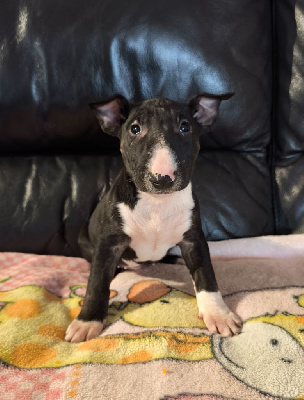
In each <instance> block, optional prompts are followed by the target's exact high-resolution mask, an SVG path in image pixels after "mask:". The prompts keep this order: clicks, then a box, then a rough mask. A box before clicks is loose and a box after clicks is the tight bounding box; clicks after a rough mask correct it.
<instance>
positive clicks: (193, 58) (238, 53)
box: [0, 0, 304, 256]
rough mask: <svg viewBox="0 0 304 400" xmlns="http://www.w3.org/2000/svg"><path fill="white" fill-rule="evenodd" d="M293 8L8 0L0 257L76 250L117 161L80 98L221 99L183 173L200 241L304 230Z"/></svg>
mask: <svg viewBox="0 0 304 400" xmlns="http://www.w3.org/2000/svg"><path fill="white" fill-rule="evenodd" d="M303 13H304V1H303V0H301V1H300V0H299V1H295V0H277V1H276V0H272V1H270V0H254V1H253V0H234V1H229V0H219V1H214V0H166V1H162V0H154V1H152V2H151V1H147V0H133V1H132V0H130V1H125V0H117V1H116V2H113V1H109V0H98V1H97V0H86V1H81V0H76V1H75V0H73V1H72V0H66V1H64V2H62V1H55V2H54V1H49V0H43V1H42V0H31V1H28V0H11V1H5V2H2V3H1V11H0V251H17V252H34V253H38V254H41V253H42V254H63V255H67V256H72V255H73V256H78V255H80V253H79V248H78V245H77V236H78V233H79V230H80V228H81V225H82V224H83V222H84V221H85V220H87V219H88V217H89V215H90V213H91V211H92V209H93V208H94V206H95V205H96V202H97V201H98V198H99V197H100V196H102V195H103V193H104V192H105V191H106V190H107V189H108V187H109V185H110V183H111V181H112V180H113V178H114V177H115V175H116V173H117V171H118V170H119V168H120V166H121V159H120V156H119V145H118V142H117V141H116V139H115V138H112V137H110V136H108V135H106V134H104V133H102V132H101V131H100V128H99V125H98V123H97V120H96V119H95V117H94V115H93V113H92V112H91V110H90V109H89V107H88V103H90V102H94V101H98V100H106V99H108V98H109V97H111V96H113V95H114V94H117V93H120V94H122V95H124V96H125V97H126V98H128V99H129V100H131V101H135V102H137V101H141V100H144V99H146V98H149V97H154V96H165V97H168V98H171V99H175V100H179V101H186V100H188V99H190V98H191V97H192V96H194V95H196V94H199V93H201V92H209V93H214V94H220V93H226V92H231V91H233V92H235V96H234V97H233V98H232V99H231V100H229V101H227V102H223V103H222V106H221V112H220V116H219V118H218V120H217V122H216V124H215V125H214V127H213V128H212V130H211V131H210V132H208V133H205V134H204V135H202V137H201V153H200V155H199V158H198V160H197V163H196V169H195V173H194V177H193V184H194V188H195V191H196V193H197V195H198V197H199V200H200V204H201V210H202V215H203V220H202V225H203V229H204V231H205V234H206V236H207V239H208V240H222V239H228V238H236V237H250V236H259V235H269V234H291V233H303V232H304V76H303V71H304V22H303V21H304V19H303Z"/></svg>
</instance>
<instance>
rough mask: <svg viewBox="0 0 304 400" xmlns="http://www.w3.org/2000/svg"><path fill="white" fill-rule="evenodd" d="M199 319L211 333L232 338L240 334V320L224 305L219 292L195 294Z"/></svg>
mask: <svg viewBox="0 0 304 400" xmlns="http://www.w3.org/2000/svg"><path fill="white" fill-rule="evenodd" d="M196 299H197V305H198V309H199V318H202V319H203V320H204V322H205V324H206V326H207V328H208V330H209V331H210V332H212V333H220V334H221V335H222V336H233V335H237V334H238V333H240V331H241V328H242V320H241V319H240V317H239V316H238V315H236V314H235V313H233V312H232V311H231V310H230V309H229V308H228V307H227V306H226V304H225V303H224V300H223V298H222V295H221V293H220V292H207V291H205V290H202V291H201V292H198V293H196Z"/></svg>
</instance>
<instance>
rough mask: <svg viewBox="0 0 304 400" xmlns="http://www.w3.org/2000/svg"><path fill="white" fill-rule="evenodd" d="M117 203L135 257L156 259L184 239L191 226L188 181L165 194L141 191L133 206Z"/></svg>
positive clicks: (190, 190) (190, 196)
mask: <svg viewBox="0 0 304 400" xmlns="http://www.w3.org/2000/svg"><path fill="white" fill-rule="evenodd" d="M117 207H118V209H119V212H120V215H121V218H122V221H123V231H124V233H126V234H127V235H128V236H129V237H130V238H131V243H130V247H131V248H132V249H133V250H134V251H135V252H136V255H137V259H136V260H134V261H141V262H143V261H158V260H160V259H162V258H163V257H164V256H165V255H166V254H167V251H168V250H169V249H170V248H171V247H173V246H175V245H176V244H177V243H179V242H180V241H181V240H182V239H183V234H184V233H185V232H186V231H187V230H189V228H190V226H191V215H192V209H193V207H194V200H193V197H192V187H191V183H189V185H188V186H187V187H186V188H185V189H184V190H181V191H179V192H174V193H171V194H166V195H151V194H149V193H145V192H140V195H139V200H138V202H137V204H136V206H135V208H134V209H133V210H132V209H130V207H128V206H127V205H126V204H124V203H119V204H118V206H117Z"/></svg>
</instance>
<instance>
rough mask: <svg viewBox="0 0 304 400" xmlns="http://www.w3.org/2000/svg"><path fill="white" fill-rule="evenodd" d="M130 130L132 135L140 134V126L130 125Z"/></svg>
mask: <svg viewBox="0 0 304 400" xmlns="http://www.w3.org/2000/svg"><path fill="white" fill-rule="evenodd" d="M130 130H131V133H133V134H134V135H138V134H139V133H140V132H141V130H140V126H139V125H137V124H134V125H132V126H131V129H130Z"/></svg>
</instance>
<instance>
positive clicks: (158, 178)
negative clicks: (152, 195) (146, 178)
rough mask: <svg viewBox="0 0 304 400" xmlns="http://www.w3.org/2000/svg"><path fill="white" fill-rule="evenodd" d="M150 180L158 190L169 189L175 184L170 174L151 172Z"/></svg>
mask: <svg viewBox="0 0 304 400" xmlns="http://www.w3.org/2000/svg"><path fill="white" fill-rule="evenodd" d="M150 182H151V183H152V185H153V186H154V187H155V189H158V190H168V189H170V188H171V187H172V186H173V183H174V180H172V179H171V178H170V176H169V175H164V176H163V175H160V174H154V175H153V174H151V175H150Z"/></svg>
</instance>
